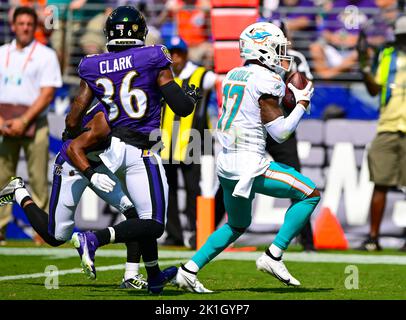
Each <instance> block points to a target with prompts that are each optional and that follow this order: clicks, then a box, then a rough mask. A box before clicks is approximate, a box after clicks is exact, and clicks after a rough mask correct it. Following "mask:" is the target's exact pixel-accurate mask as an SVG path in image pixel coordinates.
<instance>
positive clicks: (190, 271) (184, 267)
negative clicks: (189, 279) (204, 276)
mask: <svg viewBox="0 0 406 320" xmlns="http://www.w3.org/2000/svg"><path fill="white" fill-rule="evenodd" d="M189 262H190V261H189ZM180 267H181V268H182V270H184V271H186V272H188V273H191V274H194V275H197V271H192V270H190V269H189V268H186V266H185V265H184V264H181V265H180ZM198 268H199V267H198Z"/></svg>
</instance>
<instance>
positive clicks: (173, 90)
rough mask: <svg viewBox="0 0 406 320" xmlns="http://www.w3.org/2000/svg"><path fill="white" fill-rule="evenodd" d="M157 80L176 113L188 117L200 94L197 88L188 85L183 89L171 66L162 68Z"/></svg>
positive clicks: (167, 101)
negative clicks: (177, 81) (176, 79)
mask: <svg viewBox="0 0 406 320" xmlns="http://www.w3.org/2000/svg"><path fill="white" fill-rule="evenodd" d="M157 81H158V86H159V89H160V90H161V93H162V96H163V97H164V99H165V101H166V103H167V104H168V105H169V107H170V108H171V109H172V111H173V112H175V114H177V115H178V116H181V117H186V116H188V115H189V114H191V113H192V112H193V109H194V107H195V104H196V103H197V101H198V100H199V96H200V94H199V92H198V90H197V89H194V88H191V87H186V88H185V91H184V90H182V88H181V87H179V85H178V84H177V83H176V82H175V80H174V79H173V75H172V71H171V70H170V69H169V68H166V69H163V70H161V72H160V73H159V76H158V80H157Z"/></svg>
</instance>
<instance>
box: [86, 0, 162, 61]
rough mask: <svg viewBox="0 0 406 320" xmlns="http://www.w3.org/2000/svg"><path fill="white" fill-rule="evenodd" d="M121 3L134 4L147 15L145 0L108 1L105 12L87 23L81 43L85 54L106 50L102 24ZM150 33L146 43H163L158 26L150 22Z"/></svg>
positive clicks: (148, 25)
mask: <svg viewBox="0 0 406 320" xmlns="http://www.w3.org/2000/svg"><path fill="white" fill-rule="evenodd" d="M121 5H132V6H135V7H136V8H137V9H138V10H140V11H141V12H142V14H143V15H144V16H146V17H147V16H148V15H147V9H148V8H147V3H146V2H145V1H135V0H133V1H123V0H118V1H117V0H112V1H109V2H108V6H107V8H106V9H105V10H104V12H102V13H100V14H98V15H96V16H95V17H94V18H92V19H91V20H90V21H89V23H88V24H87V25H86V29H85V31H84V34H83V36H82V37H81V38H80V45H81V47H82V49H83V52H84V54H97V53H102V52H105V51H106V36H105V34H104V30H103V28H102V26H103V25H104V23H105V21H106V19H107V17H108V16H109V15H110V13H111V12H112V11H113V10H114V8H116V7H118V6H121ZM146 21H147V27H148V34H147V38H146V40H145V45H147V46H149V45H153V44H158V43H162V39H161V36H160V33H159V31H158V29H157V28H155V27H154V26H153V25H151V24H149V23H148V19H146Z"/></svg>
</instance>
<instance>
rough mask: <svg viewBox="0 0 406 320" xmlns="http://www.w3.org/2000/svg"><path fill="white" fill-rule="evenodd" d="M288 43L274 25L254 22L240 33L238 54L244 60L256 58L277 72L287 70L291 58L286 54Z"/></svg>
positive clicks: (290, 63)
mask: <svg viewBox="0 0 406 320" xmlns="http://www.w3.org/2000/svg"><path fill="white" fill-rule="evenodd" d="M288 45H290V42H289V41H288V39H287V38H286V37H285V35H284V34H283V32H282V30H281V29H280V28H278V27H277V26H276V25H274V24H272V23H269V22H256V23H254V24H251V25H249V26H248V27H246V28H245V29H244V31H243V32H242V33H241V35H240V56H241V58H243V59H245V60H258V61H259V62H261V63H263V64H264V65H266V66H267V67H269V68H271V69H272V70H274V71H275V72H277V73H281V72H285V71H286V72H289V71H290V68H291V65H292V60H293V58H292V57H291V56H288V55H287V47H288ZM283 61H286V63H283Z"/></svg>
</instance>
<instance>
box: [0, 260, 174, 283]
mask: <svg viewBox="0 0 406 320" xmlns="http://www.w3.org/2000/svg"><path fill="white" fill-rule="evenodd" d="M179 262H180V261H179V260H171V261H162V262H160V263H159V265H160V266H167V265H171V264H174V265H176V264H178V263H179ZM124 268H125V264H115V265H111V266H102V267H97V272H99V271H110V270H124ZM74 273H82V269H80V268H75V269H68V270H58V276H63V275H65V274H74ZM54 275H55V274H54ZM48 276H49V273H31V274H19V275H14V276H3V277H0V281H8V280H21V279H33V278H45V277H48Z"/></svg>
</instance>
